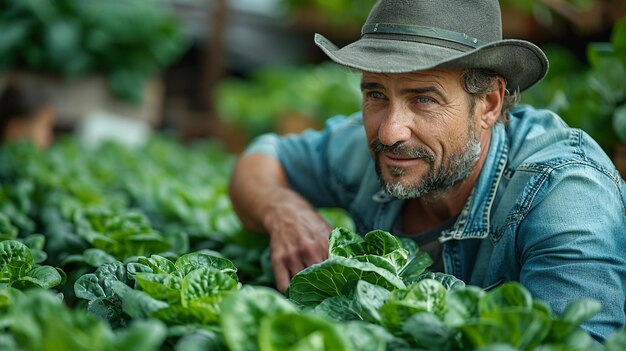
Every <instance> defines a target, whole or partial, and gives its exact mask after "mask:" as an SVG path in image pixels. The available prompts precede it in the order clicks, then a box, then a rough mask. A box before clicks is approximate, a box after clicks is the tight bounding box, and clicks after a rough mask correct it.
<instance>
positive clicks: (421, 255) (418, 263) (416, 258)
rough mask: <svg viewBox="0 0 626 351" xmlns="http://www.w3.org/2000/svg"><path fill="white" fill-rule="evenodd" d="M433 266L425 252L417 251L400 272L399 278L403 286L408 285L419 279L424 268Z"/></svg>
mask: <svg viewBox="0 0 626 351" xmlns="http://www.w3.org/2000/svg"><path fill="white" fill-rule="evenodd" d="M432 264H433V260H432V258H430V256H429V255H428V253H426V252H425V251H417V252H415V254H414V255H412V256H410V257H409V260H408V262H407V263H406V265H405V266H404V267H402V269H401V270H400V277H401V278H402V280H403V281H404V283H405V284H407V285H410V284H412V283H414V282H416V281H418V280H419V279H420V275H421V274H423V273H424V271H425V270H426V268H428V267H430V265H432Z"/></svg>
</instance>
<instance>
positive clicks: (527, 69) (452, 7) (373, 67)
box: [315, 0, 548, 91]
mask: <svg viewBox="0 0 626 351" xmlns="http://www.w3.org/2000/svg"><path fill="white" fill-rule="evenodd" d="M315 43H316V44H317V45H318V46H319V47H320V48H321V49H322V50H323V51H324V52H325V53H326V54H327V55H328V56H329V57H330V58H331V59H332V60H333V61H335V62H337V63H340V64H342V65H345V66H348V67H352V68H355V69H357V70H361V71H366V72H375V73H407V72H415V71H422V70H427V69H432V68H455V69H465V68H483V69H489V70H492V71H494V72H496V73H498V74H501V75H502V76H503V77H504V78H505V79H506V81H507V89H509V91H514V90H518V91H523V90H525V89H527V88H529V87H530V86H532V85H533V84H535V83H536V82H538V81H539V80H541V79H542V78H543V77H544V76H545V74H546V72H547V70H548V60H547V58H546V55H545V54H544V53H543V51H541V49H540V48H538V47H537V46H536V45H534V44H532V43H530V42H528V41H525V40H518V39H505V40H503V39H502V20H501V17H500V5H499V4H498V1H497V0H378V1H377V2H376V4H375V5H374V7H373V8H372V10H371V12H370V14H369V16H368V18H367V21H366V22H365V25H364V26H363V29H362V30H361V38H360V39H359V40H357V41H355V42H353V43H351V44H349V45H347V46H345V47H343V48H338V47H337V46H336V45H335V44H333V43H332V42H330V41H329V40H328V39H326V38H325V37H323V36H322V35H320V34H316V35H315Z"/></svg>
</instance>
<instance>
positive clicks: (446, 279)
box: [405, 272, 465, 291]
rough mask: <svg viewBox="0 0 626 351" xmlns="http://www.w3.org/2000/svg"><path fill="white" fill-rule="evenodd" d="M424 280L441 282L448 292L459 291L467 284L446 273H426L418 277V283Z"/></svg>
mask: <svg viewBox="0 0 626 351" xmlns="http://www.w3.org/2000/svg"><path fill="white" fill-rule="evenodd" d="M423 279H433V280H436V281H438V282H440V283H441V284H442V285H443V286H444V288H446V290H448V291H450V290H459V289H463V288H465V282H464V281H462V280H461V279H458V278H457V277H455V276H453V275H452V274H446V273H441V272H426V273H422V274H420V275H419V276H418V277H417V279H416V282H417V281H420V280H423ZM405 283H406V281H405Z"/></svg>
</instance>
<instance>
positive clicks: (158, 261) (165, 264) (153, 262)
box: [138, 255, 176, 274]
mask: <svg viewBox="0 0 626 351" xmlns="http://www.w3.org/2000/svg"><path fill="white" fill-rule="evenodd" d="M138 261H139V263H141V264H144V265H146V266H148V267H150V269H151V271H150V273H157V274H159V273H167V274H170V273H174V272H176V266H175V265H174V263H173V262H172V261H170V260H168V259H167V258H165V257H163V256H159V255H152V256H150V258H147V257H139V259H138Z"/></svg>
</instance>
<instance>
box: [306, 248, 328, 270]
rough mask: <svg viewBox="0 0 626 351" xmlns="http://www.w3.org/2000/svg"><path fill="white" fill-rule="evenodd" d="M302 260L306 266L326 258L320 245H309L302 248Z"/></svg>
mask: <svg viewBox="0 0 626 351" xmlns="http://www.w3.org/2000/svg"><path fill="white" fill-rule="evenodd" d="M301 256H302V262H303V263H304V265H305V266H306V267H309V266H312V265H314V264H316V263H320V262H322V261H323V260H324V253H323V252H322V251H321V250H319V246H308V247H306V248H303V249H302V255H301Z"/></svg>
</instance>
